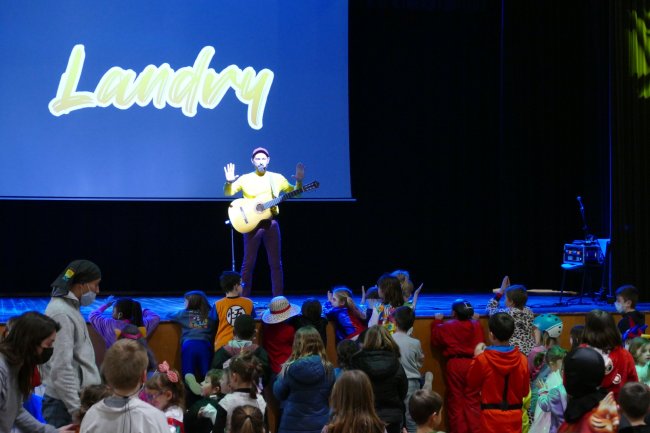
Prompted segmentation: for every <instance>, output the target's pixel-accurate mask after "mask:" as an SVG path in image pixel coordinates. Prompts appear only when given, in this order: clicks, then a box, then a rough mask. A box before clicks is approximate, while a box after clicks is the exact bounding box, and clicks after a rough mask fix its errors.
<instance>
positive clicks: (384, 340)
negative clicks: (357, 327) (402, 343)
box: [363, 325, 400, 357]
mask: <svg viewBox="0 0 650 433" xmlns="http://www.w3.org/2000/svg"><path fill="white" fill-rule="evenodd" d="M363 350H388V351H390V352H393V353H395V354H396V355H397V356H398V357H399V356H400V351H399V346H398V345H397V343H395V340H393V337H391V336H390V332H388V330H387V329H386V328H385V327H383V326H381V325H374V326H371V327H370V328H368V331H367V332H366V335H365V336H364V337H363Z"/></svg>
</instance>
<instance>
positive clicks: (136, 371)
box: [102, 339, 149, 389]
mask: <svg viewBox="0 0 650 433" xmlns="http://www.w3.org/2000/svg"><path fill="white" fill-rule="evenodd" d="M147 365H149V358H148V357H147V350H146V349H145V348H144V346H143V345H142V344H140V343H138V342H137V341H135V340H128V339H122V340H117V341H116V342H115V343H113V345H112V346H111V347H110V348H109V349H108V351H106V356H104V362H103V363H102V375H103V376H104V377H105V378H106V383H108V385H110V386H111V387H113V388H118V389H130V388H133V387H135V386H136V385H137V384H138V382H139V381H140V379H141V378H142V375H143V373H144V372H145V371H146V370H147Z"/></svg>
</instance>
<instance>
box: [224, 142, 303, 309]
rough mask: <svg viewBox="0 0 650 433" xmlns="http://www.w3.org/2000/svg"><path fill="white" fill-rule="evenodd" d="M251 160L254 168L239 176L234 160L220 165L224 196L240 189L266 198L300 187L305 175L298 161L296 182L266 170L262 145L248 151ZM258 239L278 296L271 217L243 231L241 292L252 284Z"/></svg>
mask: <svg viewBox="0 0 650 433" xmlns="http://www.w3.org/2000/svg"><path fill="white" fill-rule="evenodd" d="M251 162H252V163H253V166H254V167H255V171H253V172H251V173H248V174H244V175H242V176H238V175H236V174H235V164H233V163H228V164H227V165H226V166H225V167H224V169H223V170H224V173H225V175H226V184H225V185H224V187H223V192H224V194H225V195H226V196H232V195H235V194H237V193H238V192H239V191H242V193H243V195H244V198H247V199H255V198H258V197H267V198H268V200H271V199H273V198H275V197H278V196H279V194H280V193H281V192H285V193H287V192H291V191H293V190H295V189H298V188H301V187H302V180H303V178H304V177H305V167H304V165H303V164H302V163H298V164H297V165H296V174H295V175H294V176H293V178H294V179H295V180H296V184H295V185H292V184H290V183H289V181H288V180H287V179H286V178H285V177H284V176H282V175H281V174H279V173H273V172H270V171H267V167H268V165H269V163H270V162H271V158H270V155H269V151H268V150H266V149H265V148H263V147H258V148H256V149H254V150H253V152H252V154H251ZM271 212H272V215H273V216H275V215H277V214H278V212H279V211H278V207H277V206H275V207H273V208H272V209H271ZM260 242H264V247H265V248H266V254H267V257H268V260H269V268H270V269H271V283H272V291H273V296H279V295H281V294H282V292H283V290H284V278H283V273H282V259H281V257H280V249H281V242H280V226H279V224H278V221H277V220H276V219H275V218H271V219H265V220H262V221H261V222H260V223H259V224H258V225H257V227H256V228H255V229H254V230H253V231H251V232H249V233H244V259H243V261H242V267H241V276H242V281H243V286H244V290H243V295H244V296H247V297H248V296H250V293H251V289H252V288H253V286H252V284H253V269H254V268H255V260H256V259H257V251H258V250H259V247H260Z"/></svg>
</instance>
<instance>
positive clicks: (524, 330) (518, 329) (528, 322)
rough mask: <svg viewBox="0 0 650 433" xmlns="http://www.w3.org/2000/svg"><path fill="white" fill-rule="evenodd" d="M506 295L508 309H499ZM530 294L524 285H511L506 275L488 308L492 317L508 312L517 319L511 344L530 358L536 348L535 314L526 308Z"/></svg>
mask: <svg viewBox="0 0 650 433" xmlns="http://www.w3.org/2000/svg"><path fill="white" fill-rule="evenodd" d="M504 294H505V296H506V302H505V304H506V307H505V308H499V301H500V300H501V298H502V297H503V295H504ZM527 301H528V293H527V292H526V287H524V286H522V285H514V286H511V285H510V278H509V277H508V276H507V275H506V276H505V277H504V278H503V281H502V282H501V287H500V288H499V290H498V291H497V293H496V295H495V296H494V298H492V299H491V300H490V301H489V302H488V304H487V307H486V310H487V313H488V314H489V315H490V316H492V315H493V314H495V313H499V312H506V313H508V314H509V315H510V316H512V318H513V319H515V332H514V334H513V335H512V337H511V338H510V341H509V344H510V345H511V346H516V347H517V348H518V349H519V351H520V352H521V353H523V354H524V355H526V356H528V354H529V353H530V351H531V350H532V348H533V347H534V346H535V340H534V338H533V318H534V316H533V312H532V311H531V309H530V308H528V307H527V306H526V302H527Z"/></svg>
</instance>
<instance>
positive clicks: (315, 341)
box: [280, 326, 333, 375]
mask: <svg viewBox="0 0 650 433" xmlns="http://www.w3.org/2000/svg"><path fill="white" fill-rule="evenodd" d="M310 355H318V356H319V357H320V359H321V362H322V364H323V367H325V371H326V372H327V374H330V373H331V372H332V370H333V366H332V363H331V362H329V360H328V359H327V352H326V351H325V346H324V345H323V339H322V338H321V336H320V333H319V332H318V331H317V330H316V328H314V327H313V326H305V327H303V328H300V329H298V330H297V331H296V335H295V337H294V339H293V348H292V351H291V356H289V359H287V362H285V363H284V364H282V371H281V373H280V374H282V375H284V374H285V372H286V370H287V369H288V368H289V366H290V365H291V364H292V363H294V362H295V361H297V360H299V359H300V358H304V357H305V356H310Z"/></svg>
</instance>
